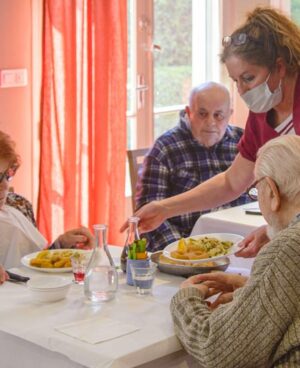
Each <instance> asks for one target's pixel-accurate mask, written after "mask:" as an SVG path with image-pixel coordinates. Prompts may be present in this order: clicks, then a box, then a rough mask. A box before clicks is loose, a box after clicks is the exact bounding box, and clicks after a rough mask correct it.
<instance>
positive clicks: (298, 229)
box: [171, 223, 300, 368]
mask: <svg viewBox="0 0 300 368" xmlns="http://www.w3.org/2000/svg"><path fill="white" fill-rule="evenodd" d="M299 264H300V225H299V223H297V224H296V225H293V226H291V227H289V228H288V229H285V230H283V231H281V232H280V233H279V234H278V235H277V237H276V238H274V239H273V240H272V241H271V242H270V243H269V244H268V245H267V246H266V247H265V248H264V249H263V250H262V251H261V252H260V253H259V255H258V256H257V259H256V260H255V262H254V265H253V269H252V273H251V276H250V278H249V280H248V282H247V283H246V285H245V286H244V287H243V288H241V289H239V290H237V291H236V292H235V293H234V298H233V301H232V302H230V303H228V304H225V305H222V306H220V307H218V308H217V309H216V310H214V311H210V310H209V309H208V308H207V306H206V304H205V302H204V301H203V298H202V296H201V294H200V293H199V292H198V290H197V289H196V288H186V289H181V290H180V291H179V292H178V293H177V294H176V295H175V296H174V297H173V299H172V302H171V313H172V316H173V320H174V325H175V331H176V333H177V336H178V338H179V339H180V341H181V342H182V344H183V346H184V347H185V349H186V350H187V351H188V352H189V353H190V354H191V355H193V356H194V357H195V358H196V359H197V360H198V361H199V362H200V364H202V365H203V366H204V367H206V368H210V367H211V368H215V367H218V368H223V367H224V368H230V367H233V368H238V367H243V368H247V367H255V368H259V367H271V366H273V365H274V364H275V362H276V361H278V359H280V358H281V359H283V358H284V357H285V356H288V355H289V352H290V351H292V350H293V349H296V350H297V349H299V346H300V287H299V284H300V272H299Z"/></svg>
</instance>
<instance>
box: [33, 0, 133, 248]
mask: <svg viewBox="0 0 300 368" xmlns="http://www.w3.org/2000/svg"><path fill="white" fill-rule="evenodd" d="M126 4H127V0H44V5H45V13H44V37H43V49H44V55H43V82H42V108H41V111H42V116H41V169H40V194H39V203H38V226H39V229H40V231H41V232H42V233H43V234H44V235H45V236H46V238H47V239H48V240H49V241H51V240H53V239H54V238H55V237H56V236H57V235H59V234H60V233H62V232H64V231H65V230H68V229H71V228H74V227H76V226H79V225H84V226H88V227H90V228H92V225H93V224H96V223H105V224H107V225H108V241H109V243H110V244H123V235H121V234H120V233H119V227H120V225H121V224H122V223H123V222H124V218H125V152H126V71H127V9H126V6H127V5H126Z"/></svg>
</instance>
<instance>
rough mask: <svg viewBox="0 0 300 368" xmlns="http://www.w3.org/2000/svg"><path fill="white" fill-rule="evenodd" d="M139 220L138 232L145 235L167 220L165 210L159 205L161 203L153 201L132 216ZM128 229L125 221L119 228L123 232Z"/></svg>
mask: <svg viewBox="0 0 300 368" xmlns="http://www.w3.org/2000/svg"><path fill="white" fill-rule="evenodd" d="M134 216H137V217H139V218H140V221H139V231H140V233H147V232H148V231H151V230H154V229H156V228H157V227H158V226H159V225H161V224H162V223H163V222H164V221H165V220H166V219H167V218H168V216H167V208H166V207H165V206H163V205H162V204H161V201H153V202H150V203H147V204H145V205H144V206H143V207H141V208H140V209H139V210H137V211H136V212H135V214H134ZM127 227H128V222H127V221H126V222H125V223H124V224H123V225H122V226H121V228H120V231H121V232H123V231H124V230H126V229H127Z"/></svg>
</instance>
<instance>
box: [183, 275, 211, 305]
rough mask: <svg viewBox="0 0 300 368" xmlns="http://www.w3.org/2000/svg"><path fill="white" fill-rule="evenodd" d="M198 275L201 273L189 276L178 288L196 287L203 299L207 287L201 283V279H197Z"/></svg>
mask: <svg viewBox="0 0 300 368" xmlns="http://www.w3.org/2000/svg"><path fill="white" fill-rule="evenodd" d="M199 276H201V275H195V276H191V277H189V278H188V279H186V280H185V281H183V283H182V284H181V285H180V288H181V289H183V288H187V287H195V288H196V289H198V290H199V291H200V293H201V295H202V297H203V298H204V299H206V298H207V297H208V292H209V289H208V287H207V286H206V285H205V284H201V281H199Z"/></svg>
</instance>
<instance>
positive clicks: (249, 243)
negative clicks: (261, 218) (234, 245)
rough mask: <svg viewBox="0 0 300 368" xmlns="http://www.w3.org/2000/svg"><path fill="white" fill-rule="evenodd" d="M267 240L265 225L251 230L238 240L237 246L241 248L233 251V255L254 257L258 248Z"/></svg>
mask: <svg viewBox="0 0 300 368" xmlns="http://www.w3.org/2000/svg"><path fill="white" fill-rule="evenodd" d="M269 241H270V239H269V238H268V236H267V226H266V225H264V226H261V227H259V228H258V229H257V230H254V231H252V232H251V233H250V234H249V235H247V236H246V237H245V239H244V240H243V241H241V242H240V244H239V247H241V249H240V250H239V251H237V252H236V253H235V256H236V257H244V258H251V257H255V256H256V255H257V253H258V252H259V251H260V249H261V248H262V247H263V246H264V245H265V244H267V243H268V242H269Z"/></svg>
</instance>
